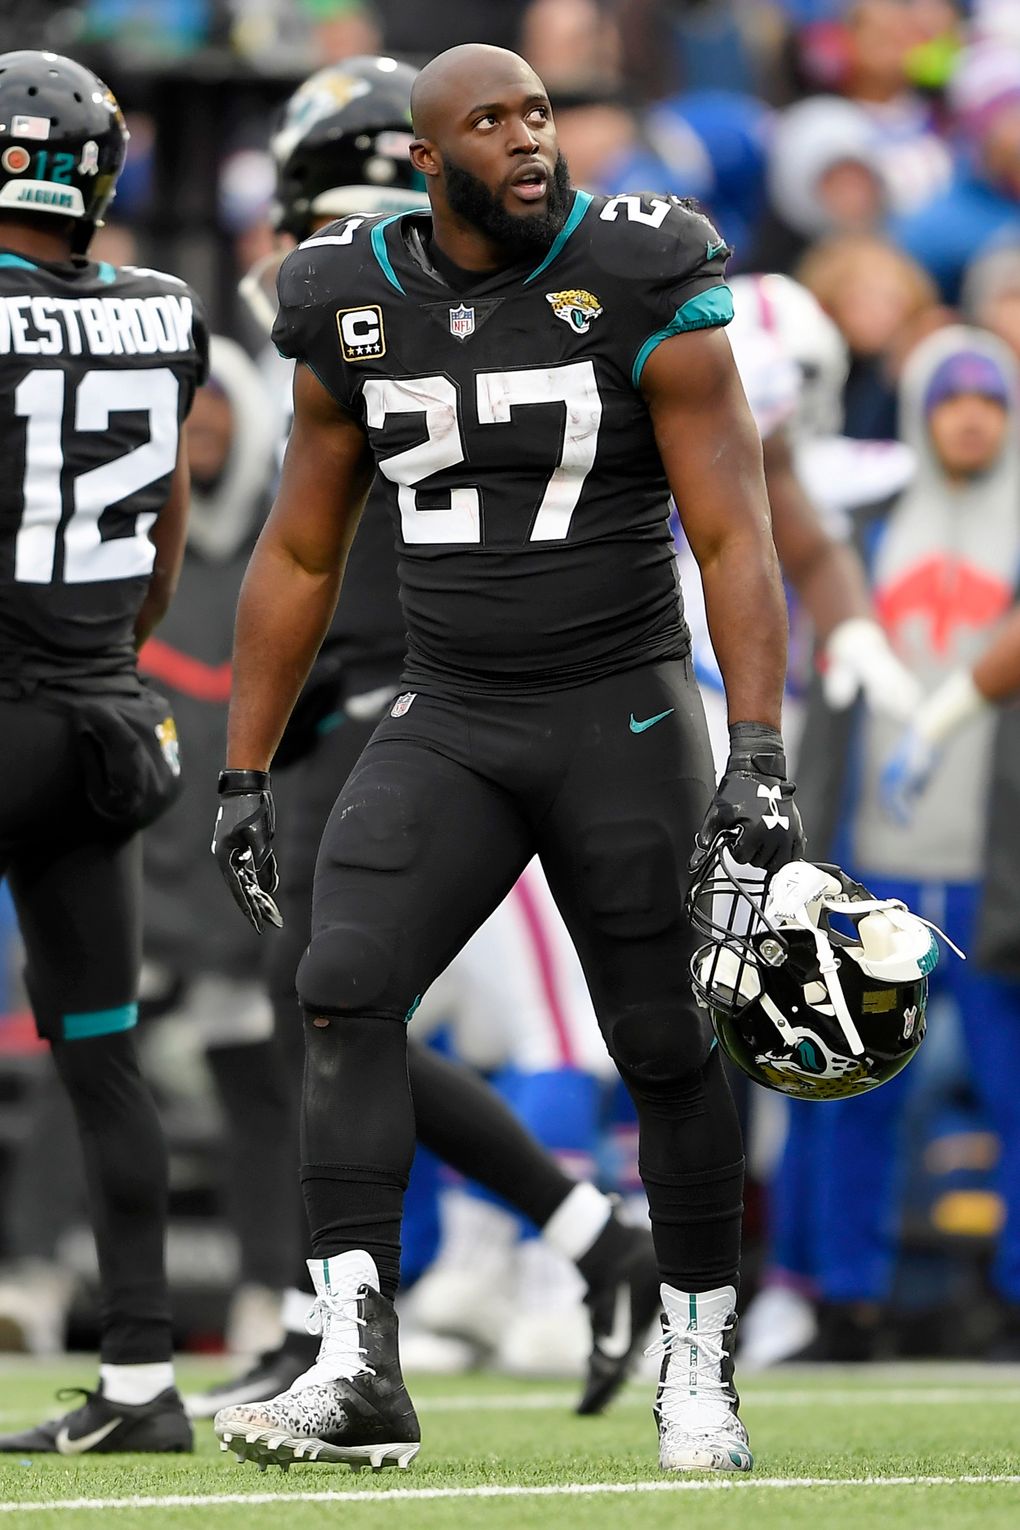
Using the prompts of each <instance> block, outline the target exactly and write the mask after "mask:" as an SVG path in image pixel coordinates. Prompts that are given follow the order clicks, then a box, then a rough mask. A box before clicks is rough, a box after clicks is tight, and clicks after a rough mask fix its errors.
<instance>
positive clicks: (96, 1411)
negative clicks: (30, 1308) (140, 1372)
mask: <svg viewBox="0 0 1020 1530" xmlns="http://www.w3.org/2000/svg"><path fill="white" fill-rule="evenodd" d="M57 1397H58V1399H59V1400H60V1401H61V1402H63V1400H64V1399H65V1398H67V1397H84V1399H85V1401H84V1402H83V1403H82V1405H81V1407H80V1408H75V1409H74V1411H73V1412H72V1413H66V1414H65V1415H64V1417H63V1418H54V1419H50V1421H49V1422H48V1423H46V1424H39V1425H38V1427H37V1428H35V1429H26V1430H25V1431H24V1432H23V1433H22V1434H2V1435H0V1451H3V1452H6V1453H7V1454H9V1455H10V1454H14V1455H29V1456H30V1455H36V1454H39V1453H42V1452H44V1451H45V1452H46V1454H47V1455H58V1456H83V1455H86V1454H87V1455H110V1454H113V1453H114V1452H118V1451H135V1450H137V1451H146V1452H149V1451H190V1450H191V1448H192V1435H191V1425H190V1424H189V1423H188V1418H187V1414H186V1413H185V1411H184V1404H183V1403H182V1401H181V1399H180V1396H179V1394H178V1393H177V1392H176V1391H175V1390H174V1388H173V1387H168V1388H167V1390H166V1391H165V1392H160V1394H159V1396H158V1397H154V1398H153V1399H152V1401H151V1402H147V1403H118V1402H111V1401H110V1400H109V1399H108V1398H106V1397H104V1396H103V1392H102V1387H100V1389H99V1391H97V1392H90V1391H89V1390H88V1388H87V1387H65V1388H64V1390H63V1391H61V1392H58V1393H57Z"/></svg>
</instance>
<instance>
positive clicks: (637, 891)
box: [579, 818, 683, 940]
mask: <svg viewBox="0 0 1020 1530" xmlns="http://www.w3.org/2000/svg"><path fill="white" fill-rule="evenodd" d="M581 851H582V854H581V877H580V885H579V891H580V894H581V898H582V900H583V903H584V905H585V907H586V910H587V913H588V915H589V917H590V919H591V922H592V923H593V925H594V927H595V928H596V929H598V930H600V931H602V932H603V933H604V934H606V935H608V936H611V937H612V938H613V939H615V940H645V939H648V938H649V937H650V936H655V935H661V934H662V933H663V932H664V931H666V930H668V929H669V928H670V926H671V925H678V924H679V917H680V909H681V905H682V885H683V879H682V877H681V874H680V867H679V864H678V860H677V850H676V846H675V845H674V843H673V840H672V838H671V836H670V833H669V830H668V828H667V827H666V826H665V825H664V824H662V823H660V822H658V821H656V820H653V819H646V818H628V819H620V820H616V821H613V822H609V823H597V824H592V825H591V827H590V828H589V829H588V830H587V831H586V832H585V834H584V836H583V838H582V841H581Z"/></svg>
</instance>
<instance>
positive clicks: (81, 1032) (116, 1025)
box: [64, 1004, 138, 1041]
mask: <svg viewBox="0 0 1020 1530" xmlns="http://www.w3.org/2000/svg"><path fill="white" fill-rule="evenodd" d="M137 1024H138V1005H137V1004H121V1005H119V1007H118V1008H117V1009H92V1010H87V1011H86V1012H85V1014H83V1015H65V1016H64V1040H65V1041H87V1040H88V1039H89V1037H91V1036H113V1035H115V1034H116V1032H117V1031H130V1030H133V1029H134V1027H135V1026H136V1025H137Z"/></svg>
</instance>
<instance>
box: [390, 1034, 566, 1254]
mask: <svg viewBox="0 0 1020 1530" xmlns="http://www.w3.org/2000/svg"><path fill="white" fill-rule="evenodd" d="M407 1064H408V1073H409V1075H410V1079H411V1094H412V1096H413V1099H414V1113H415V1117H416V1120H417V1123H418V1136H419V1138H420V1139H421V1141H422V1143H423V1144H424V1145H425V1147H427V1148H429V1149H430V1150H431V1151H432V1152H433V1153H435V1154H436V1156H437V1158H441V1159H442V1160H443V1162H444V1163H446V1164H449V1165H450V1167H451V1168H452V1169H456V1170H457V1171H458V1173H460V1174H463V1175H464V1176H465V1178H467V1179H474V1180H477V1181H478V1183H479V1184H480V1185H484V1186H485V1188H486V1189H487V1190H491V1191H492V1192H493V1193H494V1194H496V1195H501V1196H503V1198H504V1200H507V1201H509V1202H510V1204H511V1205H512V1206H513V1207H514V1208H515V1210H517V1211H522V1212H523V1213H524V1215H525V1216H528V1217H530V1218H531V1220H532V1221H533V1222H535V1223H536V1224H537V1225H538V1226H539V1227H543V1226H544V1225H545V1223H546V1222H548V1220H549V1218H550V1217H551V1216H552V1214H553V1212H554V1211H555V1210H556V1208H557V1207H558V1206H559V1205H561V1204H562V1202H563V1201H564V1200H565V1199H566V1197H567V1196H568V1195H569V1194H570V1192H571V1190H573V1188H574V1185H575V1181H574V1180H572V1179H571V1178H570V1177H569V1176H568V1175H566V1174H564V1173H563V1171H562V1170H561V1169H560V1167H559V1165H558V1164H557V1163H556V1161H555V1159H554V1158H553V1157H552V1156H551V1154H549V1153H548V1152H546V1150H545V1148H544V1147H543V1146H542V1144H541V1143H540V1142H538V1141H537V1140H536V1139H535V1138H534V1137H533V1136H532V1135H531V1133H530V1132H529V1131H528V1130H527V1128H526V1127H525V1126H523V1125H522V1124H521V1122H520V1121H519V1120H518V1118H517V1116H515V1115H514V1113H513V1111H512V1110H511V1109H510V1107H509V1105H507V1103H506V1101H505V1100H504V1099H503V1098H502V1097H501V1096H500V1095H498V1094H497V1093H496V1091H495V1089H490V1087H489V1085H488V1084H486V1083H485V1081H484V1080H483V1079H481V1078H479V1076H478V1074H477V1073H475V1072H474V1070H473V1069H471V1068H466V1067H465V1066H464V1065H463V1063H456V1062H451V1061H450V1059H449V1058H448V1057H443V1056H442V1054H441V1053H439V1052H436V1051H434V1050H433V1049H432V1048H431V1047H427V1046H424V1045H423V1044H422V1043H421V1042H415V1041H412V1042H411V1043H410V1045H409V1047H408V1049H407Z"/></svg>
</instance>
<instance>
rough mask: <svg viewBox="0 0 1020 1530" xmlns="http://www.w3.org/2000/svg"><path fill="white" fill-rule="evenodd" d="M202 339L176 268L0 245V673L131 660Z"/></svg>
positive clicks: (69, 674) (46, 676)
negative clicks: (59, 256)
mask: <svg viewBox="0 0 1020 1530" xmlns="http://www.w3.org/2000/svg"><path fill="white" fill-rule="evenodd" d="M207 349H208V341H207V337H206V332H205V327H204V322H203V320H202V317H201V313H200V310H199V308H198V304H197V300H196V299H195V297H194V294H193V293H192V292H191V290H190V288H188V287H186V286H185V284H184V283H183V282H180V281H178V280H177V278H176V277H173V276H167V275H164V274H163V273H162V272H159V271H147V270H142V269H139V268H136V267H133V266H125V267H123V268H121V269H115V268H114V267H113V266H110V265H106V264H105V263H102V262H99V263H97V262H94V261H87V260H69V261H62V262H59V263H57V262H49V261H34V260H28V259H26V258H25V257H24V256H21V255H17V254H14V253H12V252H10V251H2V250H0V450H2V453H3V463H4V471H3V474H2V476H0V677H2V676H3V675H4V674H14V675H16V676H19V677H23V678H30V679H41V680H51V681H59V682H61V683H70V684H72V685H73V683H74V681H75V680H76V679H81V678H82V677H85V676H90V677H95V676H103V675H109V674H116V673H120V672H123V671H127V670H130V669H131V668H132V667H133V665H134V659H135V653H134V621H135V617H136V615H137V613H138V610H139V608H140V606H141V603H142V601H143V599H144V597H145V592H146V590H147V589H148V585H149V579H150V576H151V573H152V568H153V562H154V559H155V548H154V546H153V544H152V542H151V541H150V539H149V534H148V533H149V530H150V528H151V527H152V525H153V524H154V522H155V520H156V518H157V516H158V514H159V511H160V510H161V509H162V507H163V505H164V504H165V502H166V498H167V494H168V492H169V489H170V482H171V478H172V475H173V471H174V468H175V466H176V463H177V452H178V441H179V435H180V426H181V424H182V422H183V420H184V418H185V416H186V415H187V413H188V411H189V410H190V408H191V401H192V399H193V397H194V393H195V388H196V387H197V386H198V384H199V383H200V382H201V381H202V380H203V379H204V377H205V371H206V365H207Z"/></svg>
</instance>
